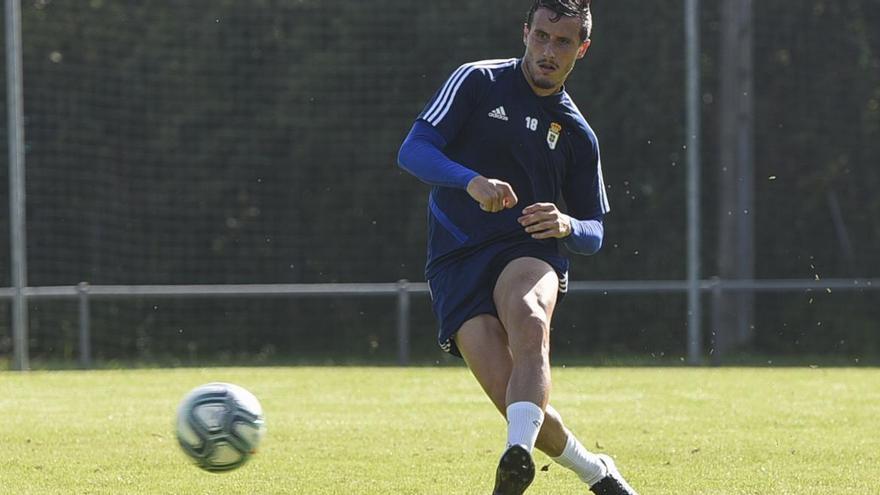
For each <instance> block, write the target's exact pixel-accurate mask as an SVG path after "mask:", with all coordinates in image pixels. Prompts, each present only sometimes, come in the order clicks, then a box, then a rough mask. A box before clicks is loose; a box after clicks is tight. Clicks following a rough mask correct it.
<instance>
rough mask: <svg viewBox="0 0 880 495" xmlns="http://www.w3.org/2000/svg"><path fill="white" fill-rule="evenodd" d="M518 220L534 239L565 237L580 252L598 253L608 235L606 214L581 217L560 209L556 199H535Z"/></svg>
mask: <svg viewBox="0 0 880 495" xmlns="http://www.w3.org/2000/svg"><path fill="white" fill-rule="evenodd" d="M522 213H523V214H522V216H520V217H519V219H518V221H519V223H520V225H522V226H523V228H524V229H525V231H526V232H527V233H529V234H531V236H532V238H534V239H551V238H557V239H562V243H563V245H564V246H565V247H566V248H568V250H569V251H572V252H574V253H577V254H585V255H590V254H596V253H597V252H598V251H599V249H600V248H601V247H602V240H603V238H604V236H605V226H604V224H603V223H602V221H603V215H599V216H597V217H594V218H587V219H583V220H579V219H577V218H573V217H571V216H569V215H566V214H565V213H562V212H561V211H559V208H557V206H556V205H555V204H553V203H535V204H533V205H529V206H527V207H526V208H524V209H523V212H522Z"/></svg>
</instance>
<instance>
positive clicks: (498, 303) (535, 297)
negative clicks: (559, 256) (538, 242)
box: [493, 257, 559, 334]
mask: <svg viewBox="0 0 880 495" xmlns="http://www.w3.org/2000/svg"><path fill="white" fill-rule="evenodd" d="M558 291H559V276H558V275H557V274H556V271H555V270H554V269H553V267H552V266H550V264H549V263H547V262H546V261H543V260H540V259H538V258H530V257H524V258H516V259H514V260H512V261H511V262H509V263H508V264H507V265H506V266H505V267H504V269H503V270H502V271H501V274H500V275H499V276H498V280H497V281H496V282H495V290H494V293H493V298H494V300H495V307H496V309H497V310H498V317H499V319H500V320H501V324H502V325H503V326H504V328H506V329H507V330H508V334H510V333H511V332H516V331H518V330H519V329H521V328H522V327H523V326H524V325H525V326H529V325H532V326H533V325H536V324H537V325H543V326H544V327H545V328H544V330H545V331H549V325H550V319H551V318H552V316H553V310H554V308H555V307H556V297H557V295H558Z"/></svg>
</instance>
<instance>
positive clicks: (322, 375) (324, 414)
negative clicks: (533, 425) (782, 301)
mask: <svg viewBox="0 0 880 495" xmlns="http://www.w3.org/2000/svg"><path fill="white" fill-rule="evenodd" d="M208 381H230V382H234V383H238V384H240V385H242V386H244V387H246V388H248V389H250V390H251V391H252V392H254V393H255V394H256V395H257V396H258V397H259V398H260V399H261V401H262V403H263V407H264V409H265V412H266V420H267V425H268V432H267V436H266V438H265V442H264V444H263V446H262V449H261V452H260V453H259V454H258V455H257V456H256V457H255V459H254V460H253V461H251V462H250V463H249V464H247V465H245V466H244V467H243V468H241V469H239V470H237V471H234V472H231V473H225V474H209V473H205V472H202V471H200V470H199V469H197V468H195V467H193V466H192V465H190V464H189V462H188V460H187V459H186V458H185V457H184V456H183V454H182V453H181V452H180V451H179V449H178V447H177V445H176V441H175V439H174V435H173V432H172V419H173V414H174V410H175V408H176V406H177V402H178V400H180V398H181V397H182V396H183V395H184V394H185V393H186V392H187V391H188V390H189V389H191V388H192V387H194V386H196V385H199V384H201V383H204V382H208ZM554 381H555V385H554V396H553V397H554V398H553V403H554V405H555V406H556V408H557V409H559V410H560V412H561V413H562V414H563V416H564V417H565V418H566V420H567V423H568V425H569V427H571V428H572V429H573V430H575V432H577V433H578V434H579V436H580V437H581V438H582V440H583V441H584V443H585V444H586V445H587V446H588V447H589V448H591V449H592V450H601V451H607V452H610V453H612V454H613V455H614V456H615V457H616V459H617V461H618V465H619V466H620V468H621V470H622V471H623V472H624V474H626V475H627V476H628V478H629V479H630V481H631V483H632V484H633V485H634V486H635V487H636V488H637V489H638V490H639V491H640V493H641V494H642V495H664V494H668V495H673V494H675V495H680V494H731V495H732V494H775V495H784V494H825V493H836V494H837V493H845V494H858V495H864V494H868V495H873V494H880V481H878V480H880V434H878V432H880V370H877V369H843V368H831V369H822V368H820V369H810V368H779V369H770V368H762V369H758V368H721V369H705V368H702V369H691V368H564V369H555V370H554ZM0 397H2V398H0V413H2V416H0V417H2V421H0V446H2V448H0V493H4V494H6V493H9V494H18V495H24V494H65V495H69V494H114V495H116V494H134V493H145V494H187V495H188V494H309V495H322V494H352V495H355V494H443V495H453V494H462V495H464V494H467V495H474V494H488V493H489V492H491V484H492V480H493V476H494V469H495V463H496V461H497V458H498V456H499V455H500V451H501V448H502V447H503V443H504V440H505V433H504V424H503V422H502V420H501V417H500V416H499V415H498V414H497V413H496V412H495V411H494V410H493V408H492V407H491V406H490V404H489V402H488V400H487V399H486V398H485V397H484V396H483V394H482V392H481V391H480V389H479V388H478V386H477V385H476V383H475V382H474V381H473V379H472V378H471V377H470V375H469V374H468V372H467V371H466V370H465V369H463V368H457V367H441V368H411V369H401V368H354V367H351V368H344V367H343V368H332V367H326V368H321V367H315V368H210V369H160V370H117V371H91V372H80V371H55V372H30V373H25V374H17V373H11V372H2V373H0ZM536 463H537V464H538V467H539V472H538V475H537V477H536V479H535V482H534V484H533V485H532V488H531V489H530V490H529V492H528V493H530V494H558V495H563V494H579V493H580V494H583V493H587V492H586V490H584V489H583V487H581V486H580V485H578V483H576V478H575V477H574V476H573V475H572V474H571V473H569V472H567V471H565V470H564V469H562V468H560V467H559V466H557V465H555V464H552V463H551V462H550V461H549V459H548V458H547V457H545V456H544V455H543V454H537V456H536ZM547 465H549V468H548V469H547V470H546V471H542V470H540V468H542V467H544V466H547Z"/></svg>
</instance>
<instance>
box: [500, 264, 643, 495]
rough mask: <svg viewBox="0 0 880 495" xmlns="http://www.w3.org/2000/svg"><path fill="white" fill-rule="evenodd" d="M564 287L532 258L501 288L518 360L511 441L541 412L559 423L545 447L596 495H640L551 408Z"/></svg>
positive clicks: (514, 268)
mask: <svg viewBox="0 0 880 495" xmlns="http://www.w3.org/2000/svg"><path fill="white" fill-rule="evenodd" d="M558 287H559V280H558V276H557V274H556V272H555V270H554V269H553V267H551V266H550V264H548V263H547V262H545V261H543V260H539V259H537V258H529V257H524V258H517V259H514V260H513V261H511V262H510V263H508V264H507V266H505V267H504V270H502V272H501V275H500V276H499V277H498V280H497V282H496V284H495V291H494V301H495V307H496V309H497V311H498V316H499V319H500V321H501V325H502V327H503V328H504V330H505V331H506V334H507V341H508V347H509V348H510V356H511V360H512V363H511V372H510V381H509V383H508V386H507V396H506V399H507V418H508V437H509V438H510V437H513V438H514V439H516V438H517V432H518V431H520V430H524V431H525V432H526V433H524V434H521V435H522V436H521V437H519V438H522V437H524V436H526V435H528V434H529V433H530V432H531V431H532V430H530V429H529V427H530V425H529V423H531V425H536V424H537V421H536V420H537V418H538V416H539V413H538V408H540V409H541V413H540V419H541V420H542V421H544V422H546V421H548V420H550V421H552V422H553V423H556V424H558V425H559V426H558V427H556V428H553V429H552V430H548V433H547V434H546V436H545V442H546V444H545V445H542V447H544V448H546V449H547V450H545V452H546V451H549V455H550V456H551V457H552V458H553V459H554V460H555V461H556V462H558V463H560V464H561V465H563V466H565V467H568V468H569V469H572V470H573V471H575V472H576V473H577V474H578V476H579V477H580V478H581V479H582V480H583V481H584V482H585V483H587V484H588V485H589V486H590V487H591V489H593V490H595V491H596V493H600V494H608V495H635V491H633V490H632V488H631V487H630V486H629V485H628V484H626V482H625V481H624V480H623V478H622V477H621V476H620V473H619V472H618V471H617V469H616V467H615V466H614V464H613V461H611V458H609V457H607V456H606V457H600V456H597V455H595V454H592V453H590V452H588V451H587V450H586V449H585V448H584V447H583V445H581V443H580V442H579V441H578V440H577V438H575V437H574V435H572V434H571V433H570V432H568V431H567V430H566V429H565V427H564V426H563V424H562V420H561V418H560V417H559V414H558V413H557V412H556V411H555V410H554V409H553V408H548V407H547V406H548V401H549V397H550V388H551V381H550V323H551V320H552V317H553V310H554V309H555V306H556V299H557V291H558ZM517 408H518V409H517ZM547 409H549V411H550V413H549V414H547V412H546V410H547ZM514 415H516V416H514ZM539 427H540V426H539ZM551 432H552V433H551ZM553 433H555V434H556V435H554V434H553ZM535 435H536V434H535ZM536 436H537V435H536ZM532 438H535V437H532ZM563 439H564V440H563ZM514 441H515V440H514ZM563 441H564V444H563V443H562V442H563ZM508 442H509V443H512V442H511V441H510V440H509V441H508ZM534 445H535V443H532V446H534ZM542 450H543V449H542ZM557 452H558V454H557Z"/></svg>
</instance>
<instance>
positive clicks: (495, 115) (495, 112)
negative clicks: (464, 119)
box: [489, 106, 509, 122]
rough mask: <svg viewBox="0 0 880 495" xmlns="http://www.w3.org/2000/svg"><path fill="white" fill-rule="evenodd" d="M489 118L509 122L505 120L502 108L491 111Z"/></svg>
mask: <svg viewBox="0 0 880 495" xmlns="http://www.w3.org/2000/svg"><path fill="white" fill-rule="evenodd" d="M489 117H492V118H493V119H498V120H503V121H505V122H506V121H507V120H509V119H508V118H507V112H505V111H504V107H503V106H501V107H498V108H496V109H495V110H492V111H491V112H489Z"/></svg>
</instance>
